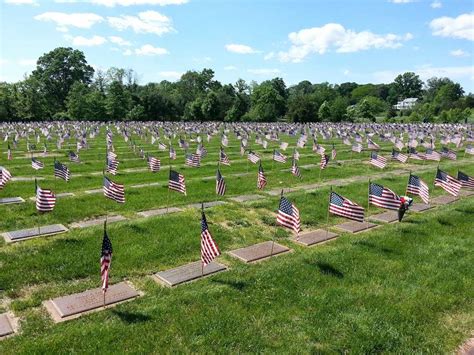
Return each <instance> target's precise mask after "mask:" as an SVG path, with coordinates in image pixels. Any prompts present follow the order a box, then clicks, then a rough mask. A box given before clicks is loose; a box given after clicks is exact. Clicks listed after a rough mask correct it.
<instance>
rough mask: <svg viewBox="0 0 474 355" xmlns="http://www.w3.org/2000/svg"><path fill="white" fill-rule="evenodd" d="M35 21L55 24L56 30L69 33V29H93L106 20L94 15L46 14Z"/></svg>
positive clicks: (36, 17) (38, 16) (37, 17)
mask: <svg viewBox="0 0 474 355" xmlns="http://www.w3.org/2000/svg"><path fill="white" fill-rule="evenodd" d="M34 19H35V20H38V21H45V22H54V23H56V25H57V27H56V29H57V30H58V31H61V32H67V31H68V28H69V27H77V28H91V27H92V26H93V25H95V24H96V23H99V22H102V21H103V20H104V18H103V17H102V16H99V15H97V14H93V13H72V14H66V13H63V12H44V13H42V14H40V15H37V16H35V17H34Z"/></svg>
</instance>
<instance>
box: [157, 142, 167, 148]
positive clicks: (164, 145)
mask: <svg viewBox="0 0 474 355" xmlns="http://www.w3.org/2000/svg"><path fill="white" fill-rule="evenodd" d="M158 149H159V150H166V144H164V143H162V142H160V143H158Z"/></svg>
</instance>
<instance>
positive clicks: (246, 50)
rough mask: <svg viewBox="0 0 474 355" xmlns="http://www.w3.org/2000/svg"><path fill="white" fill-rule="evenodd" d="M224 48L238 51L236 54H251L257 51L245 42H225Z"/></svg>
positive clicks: (233, 51)
mask: <svg viewBox="0 0 474 355" xmlns="http://www.w3.org/2000/svg"><path fill="white" fill-rule="evenodd" d="M225 49H227V50H228V51H229V52H232V53H238V54H253V53H257V52H258V51H256V50H255V49H253V48H252V47H250V46H247V45H245V44H235V43H231V44H226V45H225Z"/></svg>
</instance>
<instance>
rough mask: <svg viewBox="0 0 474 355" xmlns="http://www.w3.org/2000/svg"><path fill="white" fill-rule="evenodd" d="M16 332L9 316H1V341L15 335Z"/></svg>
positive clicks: (4, 314) (5, 314)
mask: <svg viewBox="0 0 474 355" xmlns="http://www.w3.org/2000/svg"><path fill="white" fill-rule="evenodd" d="M14 332H15V330H14V329H13V326H12V323H11V322H10V317H9V316H8V314H7V313H3V314H0V339H1V338H3V337H6V336H7V335H10V334H13V333H14Z"/></svg>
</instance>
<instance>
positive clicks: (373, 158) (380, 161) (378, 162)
mask: <svg viewBox="0 0 474 355" xmlns="http://www.w3.org/2000/svg"><path fill="white" fill-rule="evenodd" d="M370 164H372V165H373V166H376V167H377V168H381V169H383V168H385V166H386V165H387V159H386V158H384V157H383V156H381V155H378V154H377V153H376V152H372V153H370Z"/></svg>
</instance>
